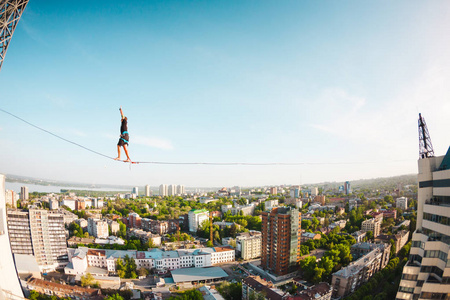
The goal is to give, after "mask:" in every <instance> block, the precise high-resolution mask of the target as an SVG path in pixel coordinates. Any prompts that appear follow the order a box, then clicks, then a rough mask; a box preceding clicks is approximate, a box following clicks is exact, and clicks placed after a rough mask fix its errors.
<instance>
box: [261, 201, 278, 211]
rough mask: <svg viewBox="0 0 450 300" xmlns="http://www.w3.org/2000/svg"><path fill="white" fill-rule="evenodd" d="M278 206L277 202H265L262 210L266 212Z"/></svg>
mask: <svg viewBox="0 0 450 300" xmlns="http://www.w3.org/2000/svg"><path fill="white" fill-rule="evenodd" d="M277 206H278V200H276V199H275V200H267V201H266V202H264V208H265V210H266V211H272V209H273V208H275V207H277Z"/></svg>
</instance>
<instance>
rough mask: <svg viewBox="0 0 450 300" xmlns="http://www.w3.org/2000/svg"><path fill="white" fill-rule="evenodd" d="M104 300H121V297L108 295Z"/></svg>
mask: <svg viewBox="0 0 450 300" xmlns="http://www.w3.org/2000/svg"><path fill="white" fill-rule="evenodd" d="M105 300H123V297H122V296H120V295H119V294H113V295H109V296H107V297H106V298H105Z"/></svg>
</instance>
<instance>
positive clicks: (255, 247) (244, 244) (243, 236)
mask: <svg viewBox="0 0 450 300" xmlns="http://www.w3.org/2000/svg"><path fill="white" fill-rule="evenodd" d="M261 243H262V235H261V232H260V231H255V230H250V231H249V232H241V233H238V235H237V236H236V251H237V252H238V254H239V255H240V256H241V258H243V259H254V258H257V257H260V256H261Z"/></svg>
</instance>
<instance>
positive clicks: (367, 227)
mask: <svg viewBox="0 0 450 300" xmlns="http://www.w3.org/2000/svg"><path fill="white" fill-rule="evenodd" d="M382 222H383V217H377V218H372V219H368V220H365V221H363V222H362V224H361V231H364V232H367V231H372V233H373V236H374V237H377V236H379V235H380V231H381V223H382Z"/></svg>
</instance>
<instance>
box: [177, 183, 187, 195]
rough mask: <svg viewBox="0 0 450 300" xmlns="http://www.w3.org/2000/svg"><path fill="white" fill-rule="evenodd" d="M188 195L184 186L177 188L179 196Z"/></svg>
mask: <svg viewBox="0 0 450 300" xmlns="http://www.w3.org/2000/svg"><path fill="white" fill-rule="evenodd" d="M184 194H186V190H185V188H184V185H178V186H177V195H179V196H181V195H184Z"/></svg>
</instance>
